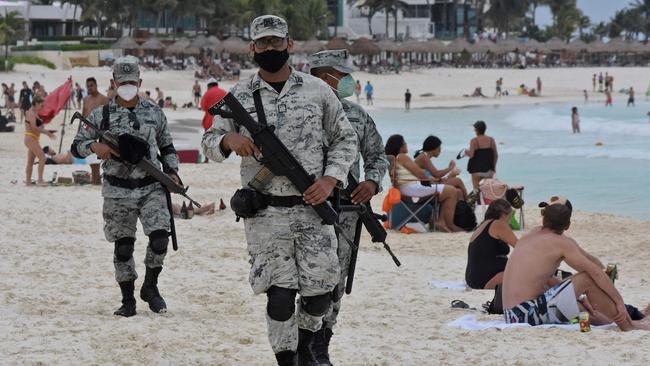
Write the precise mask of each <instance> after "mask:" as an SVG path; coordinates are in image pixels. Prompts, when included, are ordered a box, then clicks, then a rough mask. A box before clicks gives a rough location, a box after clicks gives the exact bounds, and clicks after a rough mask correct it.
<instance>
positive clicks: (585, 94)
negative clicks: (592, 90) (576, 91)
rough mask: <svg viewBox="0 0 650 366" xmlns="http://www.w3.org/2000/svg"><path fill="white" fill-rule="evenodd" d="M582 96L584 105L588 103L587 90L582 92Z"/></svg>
mask: <svg viewBox="0 0 650 366" xmlns="http://www.w3.org/2000/svg"><path fill="white" fill-rule="evenodd" d="M582 94H583V95H584V97H585V104H587V103H589V93H587V89H585V90H583V91H582Z"/></svg>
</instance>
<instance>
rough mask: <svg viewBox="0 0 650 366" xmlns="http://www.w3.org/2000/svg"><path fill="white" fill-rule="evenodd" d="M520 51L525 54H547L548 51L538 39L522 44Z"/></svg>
mask: <svg viewBox="0 0 650 366" xmlns="http://www.w3.org/2000/svg"><path fill="white" fill-rule="evenodd" d="M519 50H520V51H524V52H535V51H536V52H547V51H548V49H547V48H546V46H545V45H544V44H543V43H540V42H538V41H537V40H536V39H529V40H528V42H525V43H522V44H521V45H520V46H519Z"/></svg>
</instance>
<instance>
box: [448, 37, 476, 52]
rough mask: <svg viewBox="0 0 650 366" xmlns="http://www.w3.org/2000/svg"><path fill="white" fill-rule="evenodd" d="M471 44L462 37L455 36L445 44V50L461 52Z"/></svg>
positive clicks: (466, 49)
mask: <svg viewBox="0 0 650 366" xmlns="http://www.w3.org/2000/svg"><path fill="white" fill-rule="evenodd" d="M471 46H472V45H471V44H469V42H467V41H466V40H465V39H464V38H456V39H454V40H453V41H451V43H449V44H448V45H447V52H450V53H461V52H463V51H469V50H470V48H471Z"/></svg>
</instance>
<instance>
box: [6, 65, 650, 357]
mask: <svg viewBox="0 0 650 366" xmlns="http://www.w3.org/2000/svg"><path fill="white" fill-rule="evenodd" d="M601 71H602V72H603V73H604V72H605V71H607V72H609V73H610V74H613V75H614V76H615V87H614V88H615V90H618V89H619V88H628V87H630V86H633V87H634V88H635V89H636V90H637V99H638V100H641V99H643V93H644V92H645V89H646V87H647V84H648V80H647V79H646V78H642V77H639V76H640V75H647V74H648V68H560V69H537V70H536V69H529V70H498V69H490V70H479V69H428V70H418V71H414V72H404V73H400V74H399V75H395V74H387V75H370V74H365V73H357V74H355V76H356V77H357V78H358V79H359V80H361V82H362V84H365V81H366V80H370V81H371V82H372V83H373V84H374V86H375V92H376V96H375V98H376V99H375V106H374V107H371V108H370V109H369V111H370V112H371V113H372V112H373V111H381V110H382V109H395V108H401V107H402V104H403V93H404V91H405V90H406V88H410V90H411V92H412V93H413V96H414V97H413V101H412V108H442V107H444V108H452V107H453V108H460V107H467V106H475V105H483V106H486V105H487V106H490V105H497V104H498V105H500V104H509V105H510V104H526V105H528V104H531V105H532V104H538V103H557V102H567V101H569V102H573V101H575V102H579V101H582V100H583V96H582V90H583V89H588V90H589V91H590V92H591V76H592V75H593V73H598V72H601ZM249 74H250V71H244V73H243V75H244V77H245V75H249ZM68 76H72V77H73V80H74V81H77V82H80V84H83V82H84V80H85V78H86V77H89V76H95V77H96V78H97V79H98V83H99V88H100V90H101V91H103V90H105V89H106V87H107V86H108V79H109V78H110V71H109V69H108V68H79V69H73V70H55V71H50V70H47V71H46V69H43V68H40V67H36V66H23V65H18V66H17V71H16V72H14V73H9V74H2V75H0V78H1V79H2V81H3V82H14V83H16V85H20V82H21V81H22V80H26V81H27V82H28V83H29V84H30V85H31V83H32V82H33V81H34V80H38V81H40V82H41V83H44V84H45V87H46V90H47V91H51V90H53V89H54V88H55V87H56V86H58V85H60V84H61V83H63V82H64V80H65V79H66V78H67V77H68ZM501 76H502V77H504V86H505V88H506V89H508V90H509V91H511V90H513V89H514V88H515V87H516V86H517V85H519V84H521V83H526V85H529V86H533V85H534V82H535V79H536V78H537V76H540V77H541V78H542V80H543V83H544V84H543V97H541V98H531V97H526V96H509V97H503V98H501V99H492V98H489V99H476V98H464V97H463V96H462V95H463V94H469V93H471V92H472V91H473V90H474V88H475V87H477V86H481V87H483V92H484V94H486V95H488V96H492V95H493V94H494V82H495V80H496V79H497V78H498V77H501ZM142 79H143V80H144V83H143V87H142V89H146V90H152V91H153V90H154V87H156V86H159V87H161V88H162V89H163V90H164V91H165V95H167V96H172V97H173V99H174V101H175V103H177V104H178V105H181V104H182V103H185V102H187V101H189V100H191V95H190V91H191V85H192V84H193V82H194V79H193V78H192V72H191V71H184V72H172V71H163V72H152V71H145V72H144V73H143V74H142ZM232 85H233V83H232V82H224V83H222V85H221V86H222V87H224V88H228V87H230V86H232ZM202 87H203V88H204V90H205V84H202ZM424 93H433V94H434V95H435V96H434V97H420V95H421V94H424ZM590 94H591V93H590ZM592 99H594V100H597V101H599V100H600V99H603V100H604V98H603V96H602V94H597V95H596V94H593V96H592ZM614 100H615V103H617V102H618V103H624V101H625V100H626V96H622V95H620V94H618V93H615V95H614ZM603 103H604V102H603ZM646 112H647V111H641V110H639V113H641V114H642V115H645V113H646ZM459 113H461V112H459ZM62 114H63V113H61V114H60V115H59V116H58V117H57V118H56V119H55V120H54V122H52V124H51V125H50V126H51V128H56V129H60V128H61V121H62ZM166 114H167V117H168V120H169V123H170V127H171V129H172V131H176V132H175V133H174V136H175V138H177V139H178V140H179V141H181V142H180V143H179V144H185V145H187V146H188V147H191V146H194V145H196V144H197V142H198V140H199V138H200V132H199V129H200V127H199V126H200V119H201V117H202V112H200V111H198V110H196V109H188V110H182V109H180V108H179V109H178V110H177V111H169V112H168V113H167V111H166ZM192 120H195V121H196V125H195V126H196V127H195V128H181V127H183V126H187V125H191V121H192ZM468 123H469V122H468ZM76 128H77V126H76V125H72V126H70V125H68V126H66V134H65V136H64V144H63V146H64V147H66V146H67V147H69V146H70V142H71V139H72V137H73V135H74V133H73V132H74V131H76ZM466 128H467V127H466V126H463V127H462V129H463V132H462V133H466V131H465V129H466ZM23 131H24V129H23V126H22V125H20V124H19V125H18V126H17V131H16V132H14V133H3V134H0V171H2V172H3V173H2V177H3V178H2V180H0V200H1V202H2V205H1V206H0V215H1V217H3V218H4V223H3V224H2V225H0V237H2V238H3V241H2V243H3V245H2V246H0V256H1V257H2V260H0V294H1V297H0V315H1V316H0V334H1V335H2V340H0V359H1V360H2V361H0V363H2V364H8V365H63V364H66V365H70V364H71V365H149V364H163V365H272V364H274V359H273V354H272V352H271V349H270V347H269V344H268V340H267V338H266V320H265V317H264V311H265V310H264V309H265V303H266V297H265V296H254V295H253V294H252V290H251V289H250V286H249V284H248V270H249V264H248V256H247V253H246V250H245V248H246V245H245V240H244V231H243V223H242V222H239V223H237V222H235V217H234V214H233V213H232V211H231V210H230V209H229V208H228V209H227V210H224V211H217V213H215V214H214V215H210V216H196V217H194V218H193V219H192V220H180V219H177V220H176V230H177V234H178V240H179V251H177V252H173V251H171V250H170V251H169V253H168V256H167V259H166V265H165V268H164V270H163V274H162V276H161V278H160V282H159V286H160V289H161V293H162V294H163V296H165V299H166V301H167V304H168V307H169V312H168V313H167V314H165V315H157V314H153V313H152V312H151V311H149V309H148V308H147V306H146V304H145V303H143V302H142V301H138V315H137V316H135V317H132V318H129V319H125V318H117V317H115V316H113V315H112V312H113V310H115V308H116V307H117V306H118V305H119V299H120V295H119V288H118V286H117V284H116V283H115V280H114V277H113V276H114V274H113V264H112V260H111V259H112V255H113V245H112V244H111V243H108V242H106V240H105V239H104V235H103V231H102V216H101V209H102V198H101V195H100V188H99V187H97V186H91V185H85V186H72V187H66V186H58V187H46V188H37V187H26V186H25V185H23V184H22V181H23V180H24V169H25V166H24V165H25V155H26V149H25V147H24V146H23ZM459 131H460V129H459ZM459 133H461V132H459ZM57 138H58V134H57ZM505 138H507V136H504V139H505ZM41 144H42V145H45V144H49V145H50V146H57V145H58V140H56V141H54V140H52V141H50V140H49V139H48V138H47V137H46V136H42V137H41ZM454 153H455V151H454ZM560 158H561V157H558V159H560ZM502 159H507V156H504V157H503V158H502ZM78 169H86V170H88V168H87V167H86V166H83V165H68V166H51V165H48V166H46V169H45V179H46V180H48V179H49V178H50V177H51V176H52V174H53V173H54V172H57V174H58V176H70V175H71V173H72V171H74V170H78ZM34 174H35V172H34ZM558 174H562V172H558ZM180 176H181V178H182V179H183V181H184V182H185V183H186V184H188V185H189V186H190V190H189V192H188V193H189V194H190V195H191V196H192V197H193V198H194V199H196V200H198V201H199V202H202V203H203V202H210V201H216V202H217V204H218V203H219V199H223V200H224V201H225V202H226V204H228V202H229V199H230V196H231V195H232V193H233V192H234V190H235V189H237V188H238V187H239V185H240V182H239V167H238V161H237V159H230V160H229V161H227V162H225V163H223V164H215V163H210V164H183V165H182V166H181V168H180ZM34 177H35V176H34ZM463 179H464V180H465V181H466V182H468V181H469V177H468V176H467V174H466V173H464V176H463ZM383 194H384V193H381V194H380V195H378V196H377V197H375V198H374V199H373V205H374V206H375V208H376V210H377V211H380V209H379V208H380V207H381V201H382V199H383ZM569 198H571V197H569ZM174 201H175V202H176V203H180V202H181V199H180V197H178V196H176V197H174ZM536 203H537V202H534V201H527V203H526V207H527V209H526V223H527V229H530V228H532V227H533V226H535V225H538V224H539V223H540V215H539V209H537V208H536ZM567 234H568V235H569V236H571V237H573V238H575V239H576V240H577V241H578V243H580V244H581V245H582V246H583V247H584V248H585V249H586V250H587V251H589V252H590V253H592V254H594V255H596V256H597V257H599V258H600V259H601V260H602V261H603V262H605V263H607V262H616V263H618V265H619V271H620V278H619V280H618V281H617V282H616V284H617V287H618V288H619V290H620V291H621V293H622V295H623V298H624V299H625V301H626V303H629V304H633V305H636V306H637V307H640V308H644V307H645V305H646V304H647V303H648V302H650V296H648V293H649V292H648V289H649V287H648V286H649V283H648V280H647V278H648V277H649V276H650V269H649V268H648V267H646V265H647V263H648V260H650V255H649V254H648V251H647V248H648V247H649V246H650V222H649V221H642V220H639V219H635V218H627V217H622V216H616V215H612V214H609V213H605V212H603V213H587V212H584V211H583V210H581V209H580V207H577V212H575V213H574V216H573V220H572V226H571V228H570V229H569V231H568V232H567ZM517 235H518V236H519V237H520V236H521V235H522V233H521V232H517ZM469 237H470V234H469V233H462V234H442V233H427V234H417V235H404V234H399V233H396V232H392V231H391V232H389V236H388V243H389V244H390V245H391V247H392V249H393V251H394V252H395V253H396V255H397V256H398V257H399V259H400V260H401V262H402V267H399V268H397V267H395V266H394V265H393V263H392V261H391V259H390V257H389V256H388V255H387V254H386V253H385V252H384V250H383V249H382V248H381V246H379V245H377V244H373V243H371V242H370V240H369V237H368V236H367V235H366V234H364V236H363V239H362V243H361V251H360V254H359V263H358V265H357V273H356V276H355V284H354V289H353V292H352V294H351V295H349V296H346V297H345V298H344V300H343V308H342V312H341V315H340V317H339V326H337V327H336V328H335V329H334V332H335V336H334V338H333V340H332V345H331V356H332V360H333V362H334V363H335V364H337V365H382V366H384V365H456V364H461V363H462V364H481V365H483V364H484V365H496V364H505V365H539V364H556V363H568V364H578V365H582V364H584V365H587V364H589V365H612V364H616V365H623V364H630V365H647V364H649V363H650V354H649V353H648V352H647V351H646V350H645V347H644V345H645V344H646V343H647V341H648V339H649V337H650V334H649V333H646V332H641V331H634V332H628V333H623V332H620V331H618V330H601V329H598V330H594V331H592V332H591V333H580V332H579V331H578V330H561V329H539V328H535V329H533V328H517V329H506V330H503V331H499V330H496V329H491V330H486V331H468V330H461V329H457V328H451V327H448V326H447V324H448V323H449V322H451V321H453V320H456V319H457V318H459V317H461V316H463V315H467V314H473V313H474V312H472V311H471V310H458V309H450V303H451V301H452V300H454V299H461V300H463V301H465V302H467V303H468V304H469V305H470V306H472V307H476V308H480V305H481V304H482V303H484V302H486V301H488V300H491V299H492V296H493V291H490V290H485V291H484V290H481V291H476V290H473V291H463V290H450V289H439V288H432V287H431V286H430V285H429V282H430V281H452V282H462V281H463V279H464V272H465V264H466V260H467V245H468V241H469ZM145 247H146V237H145V236H144V234H143V233H142V231H141V230H140V226H139V232H138V237H137V242H136V251H135V254H134V256H135V260H136V263H137V268H138V270H139V273H140V275H141V277H140V278H139V279H138V280H137V281H136V289H138V288H139V286H140V285H141V283H142V278H143V277H144V265H143V264H142V261H143V256H144V251H145ZM565 269H567V268H565ZM479 319H491V320H495V319H500V317H499V316H487V315H479Z"/></svg>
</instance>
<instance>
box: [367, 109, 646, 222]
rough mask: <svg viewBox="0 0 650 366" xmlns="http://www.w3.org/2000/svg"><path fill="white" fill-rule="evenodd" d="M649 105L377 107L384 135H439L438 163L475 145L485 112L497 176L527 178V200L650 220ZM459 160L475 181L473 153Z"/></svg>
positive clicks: (416, 144)
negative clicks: (565, 202)
mask: <svg viewBox="0 0 650 366" xmlns="http://www.w3.org/2000/svg"><path fill="white" fill-rule="evenodd" d="M621 99H622V98H621ZM621 99H619V100H621ZM573 106H576V107H578V110H579V113H580V117H581V129H582V133H581V134H579V135H578V134H577V135H573V134H572V133H571V107H573ZM649 111H650V102H646V101H638V102H637V105H636V107H630V108H628V107H626V106H625V104H623V103H619V104H618V105H614V107H612V108H605V107H604V106H603V105H602V104H601V103H589V104H584V103H576V104H539V105H532V106H531V105H528V106H490V107H472V108H461V109H417V110H411V111H409V112H405V111H403V110H397V109H395V110H375V111H371V112H370V113H371V115H372V116H373V118H374V119H375V121H376V123H377V126H378V128H379V130H380V132H381V134H382V136H383V137H384V139H386V138H388V136H390V135H392V134H395V133H399V134H402V135H403V136H404V137H405V138H406V140H407V143H408V145H409V151H410V153H413V152H414V151H415V150H417V149H419V148H420V147H421V145H422V141H423V140H424V138H425V137H426V136H428V135H430V134H433V135H436V136H438V137H439V138H440V139H441V140H442V142H443V145H442V154H441V155H440V157H439V158H437V159H434V161H433V163H434V164H435V165H436V166H437V167H439V168H444V167H446V166H447V164H448V163H449V161H450V160H451V159H455V158H456V155H457V154H458V152H459V151H460V150H461V149H462V148H464V147H467V146H468V145H469V141H470V139H471V138H472V137H473V136H474V131H473V127H472V124H473V123H474V122H475V121H477V120H483V121H485V122H486V123H487V126H488V130H487V134H488V135H490V136H492V137H494V138H495V140H496V141H497V143H498V144H499V146H498V148H499V161H498V165H497V178H499V179H501V180H503V181H504V182H506V183H509V184H512V185H524V186H525V187H526V190H525V199H526V201H527V204H528V205H536V204H537V203H538V202H539V201H541V200H544V199H546V198H548V197H549V196H551V195H564V196H567V197H569V199H570V200H571V201H572V203H573V204H574V207H575V208H576V209H577V210H581V211H590V212H604V213H612V214H617V215H625V216H630V217H634V218H639V219H643V220H650V123H649V117H648V116H647V113H648V112H649ZM597 143H602V146H597ZM457 163H458V166H459V167H460V168H461V170H463V174H462V175H461V177H462V178H463V180H464V181H465V182H466V184H467V185H468V187H471V181H470V178H469V175H468V174H467V172H466V167H467V158H465V159H462V160H459V161H457ZM529 207H530V206H529Z"/></svg>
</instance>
